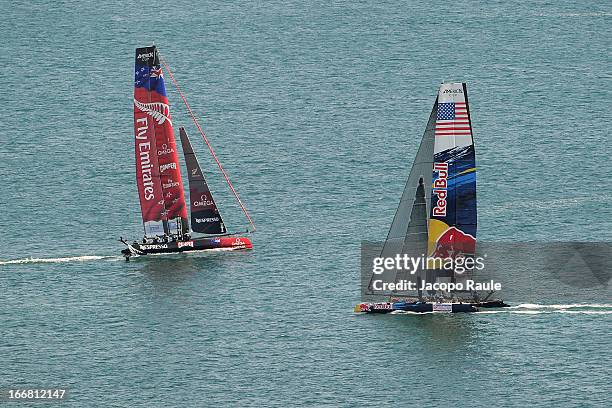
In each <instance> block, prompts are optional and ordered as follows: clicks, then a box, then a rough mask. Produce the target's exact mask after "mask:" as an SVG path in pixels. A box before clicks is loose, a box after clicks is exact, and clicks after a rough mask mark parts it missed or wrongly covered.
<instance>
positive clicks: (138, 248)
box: [121, 237, 253, 258]
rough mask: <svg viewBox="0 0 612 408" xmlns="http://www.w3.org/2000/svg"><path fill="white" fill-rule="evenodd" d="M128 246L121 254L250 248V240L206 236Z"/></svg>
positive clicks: (134, 254)
mask: <svg viewBox="0 0 612 408" xmlns="http://www.w3.org/2000/svg"><path fill="white" fill-rule="evenodd" d="M124 243H125V244H126V245H128V247H127V248H126V249H124V250H123V251H121V253H122V254H123V256H125V257H126V258H129V257H130V256H142V255H151V254H172V253H181V252H191V251H206V250H230V251H231V250H243V249H252V248H253V244H252V243H251V240H250V239H249V238H246V237H206V238H194V239H190V240H184V241H172V242H157V243H146V244H145V243H138V242H134V243H132V244H128V243H127V242H124Z"/></svg>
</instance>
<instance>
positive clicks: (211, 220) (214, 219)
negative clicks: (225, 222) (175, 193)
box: [195, 217, 220, 224]
mask: <svg viewBox="0 0 612 408" xmlns="http://www.w3.org/2000/svg"><path fill="white" fill-rule="evenodd" d="M195 220H196V223H198V224H202V223H205V222H219V221H220V220H219V217H208V218H196V219H195Z"/></svg>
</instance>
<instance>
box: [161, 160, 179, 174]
mask: <svg viewBox="0 0 612 408" xmlns="http://www.w3.org/2000/svg"><path fill="white" fill-rule="evenodd" d="M168 169H174V170H176V163H175V162H172V163H168V164H162V165H161V166H159V172H160V173H163V172H164V171H166V170H168Z"/></svg>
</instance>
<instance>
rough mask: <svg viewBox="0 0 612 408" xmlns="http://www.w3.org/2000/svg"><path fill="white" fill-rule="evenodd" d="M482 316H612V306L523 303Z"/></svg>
mask: <svg viewBox="0 0 612 408" xmlns="http://www.w3.org/2000/svg"><path fill="white" fill-rule="evenodd" d="M478 313H482V314H497V313H515V314H525V315H538V314H548V313H566V314H590V315H608V314H612V304H610V303H570V304H566V305H540V304H535V303H521V304H520V305H518V306H511V307H506V308H503V309H494V310H486V309H481V311H480V312H478Z"/></svg>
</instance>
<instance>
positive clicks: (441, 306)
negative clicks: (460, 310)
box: [433, 303, 453, 313]
mask: <svg viewBox="0 0 612 408" xmlns="http://www.w3.org/2000/svg"><path fill="white" fill-rule="evenodd" d="M433 311H434V312H439V313H451V312H452V311H453V305H451V304H450V303H434V304H433Z"/></svg>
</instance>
